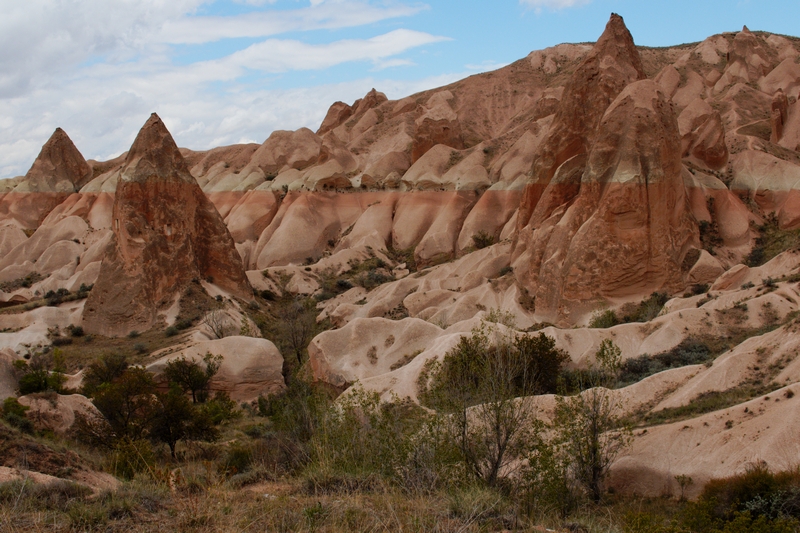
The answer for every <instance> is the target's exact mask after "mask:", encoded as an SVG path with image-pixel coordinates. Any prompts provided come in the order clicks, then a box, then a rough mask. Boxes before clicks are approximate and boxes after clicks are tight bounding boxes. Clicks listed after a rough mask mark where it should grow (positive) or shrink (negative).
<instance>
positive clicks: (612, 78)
mask: <svg viewBox="0 0 800 533" xmlns="http://www.w3.org/2000/svg"><path fill="white" fill-rule="evenodd" d="M644 78H645V74H644V69H643V67H642V59H641V57H639V52H638V51H637V50H636V46H635V45H634V43H633V37H632V36H631V34H630V32H629V31H628V28H626V27H625V22H624V21H623V20H622V17H620V16H619V15H617V14H612V15H611V19H610V20H609V21H608V24H607V25H606V29H605V31H604V32H603V35H602V36H601V37H600V39H598V41H597V43H596V44H595V46H594V48H593V49H592V51H591V52H589V55H588V56H587V57H586V59H584V60H583V62H582V63H581V65H580V66H579V67H578V69H577V71H576V72H575V74H573V76H572V78H571V79H570V81H569V82H568V83H567V85H566V87H565V88H564V96H563V98H562V99H561V102H560V104H559V106H558V110H557V111H556V115H555V117H554V119H553V123H552V126H551V127H550V131H549V133H548V135H547V138H546V139H545V141H544V142H543V143H542V145H541V147H540V148H539V150H538V152H537V155H536V158H535V159H534V163H533V172H532V179H531V181H530V183H529V184H528V185H527V186H526V188H525V193H524V196H523V199H522V203H521V205H520V212H519V218H518V222H517V224H518V228H520V229H521V228H523V227H525V226H527V225H528V224H529V223H533V224H538V223H540V222H541V221H542V220H544V219H546V218H547V217H548V216H550V213H551V212H552V210H553V209H554V208H555V207H557V206H559V205H561V204H562V203H564V201H567V200H569V199H570V198H571V197H573V196H574V195H575V193H576V192H577V188H576V185H577V181H576V180H577V178H576V176H575V175H574V174H573V173H570V172H567V173H563V172H562V173H561V174H560V175H559V176H558V177H556V176H555V174H556V170H557V169H558V168H559V167H560V166H561V165H562V164H564V163H565V162H566V161H569V160H571V159H576V160H577V159H580V158H583V157H585V155H586V154H587V153H588V152H589V148H590V147H591V145H592V141H593V138H594V135H595V133H596V130H597V125H598V123H599V122H600V119H601V117H602V116H603V113H604V112H605V110H606V109H607V108H608V106H609V105H610V104H611V102H612V101H613V100H614V98H616V97H617V95H618V94H619V93H620V92H621V91H622V90H623V89H624V88H625V87H626V86H627V85H628V84H629V83H631V82H633V81H636V80H642V79H644ZM578 176H579V174H578ZM554 178H556V179H555V181H554Z"/></svg>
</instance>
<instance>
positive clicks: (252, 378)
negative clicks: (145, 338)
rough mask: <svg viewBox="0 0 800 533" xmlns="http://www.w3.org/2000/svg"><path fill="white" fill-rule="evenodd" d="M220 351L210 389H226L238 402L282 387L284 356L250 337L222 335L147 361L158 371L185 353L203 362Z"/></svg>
mask: <svg viewBox="0 0 800 533" xmlns="http://www.w3.org/2000/svg"><path fill="white" fill-rule="evenodd" d="M209 353H210V354H212V355H221V356H222V364H221V365H220V367H219V371H218V372H217V374H216V375H215V376H214V378H213V379H212V380H211V391H212V392H214V391H224V392H227V393H228V394H229V395H230V397H231V399H232V400H234V401H237V402H250V401H253V400H256V399H257V398H258V397H259V396H269V395H270V394H277V393H279V392H280V391H282V390H283V389H284V388H285V385H284V381H283V374H282V370H283V357H281V354H280V352H278V349H277V348H276V347H275V345H274V344H272V342H270V341H268V340H266V339H257V338H253V337H225V338H224V339H217V340H211V341H203V342H198V343H197V344H195V345H194V346H191V347H189V348H185V349H183V350H181V351H179V352H176V353H174V354H171V355H168V356H165V357H162V358H161V359H159V360H158V361H156V362H154V363H151V364H149V365H147V370H148V371H150V372H153V373H154V374H156V376H158V375H160V374H161V373H162V372H163V369H164V368H165V367H166V365H167V363H168V362H169V361H171V360H174V359H179V358H181V357H185V358H186V359H188V360H192V361H196V362H198V363H200V364H201V365H202V364H203V363H202V361H203V357H204V356H205V355H206V354H209Z"/></svg>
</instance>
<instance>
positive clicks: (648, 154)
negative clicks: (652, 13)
mask: <svg viewBox="0 0 800 533" xmlns="http://www.w3.org/2000/svg"><path fill="white" fill-rule="evenodd" d="M642 78H644V75H643V73H642V68H641V59H640V58H639V55H638V52H637V51H636V49H635V48H634V46H633V41H632V39H631V38H630V34H629V33H628V32H627V30H626V29H625V26H624V24H623V22H622V19H621V17H619V16H617V15H612V17H611V20H610V21H609V23H608V26H607V28H606V31H605V33H604V34H603V36H602V37H601V38H600V40H598V42H597V45H596V46H595V49H594V50H593V51H592V53H590V54H589V56H588V57H587V59H586V60H585V61H584V63H583V64H582V65H581V67H580V68H579V69H578V70H577V71H576V73H575V74H574V76H573V78H572V79H571V81H570V82H569V84H568V86H567V90H566V91H565V96H564V98H563V100H562V102H561V106H560V107H559V110H558V112H557V114H556V117H555V119H554V122H553V125H552V126H551V129H550V134H549V137H548V138H547V139H546V140H545V142H544V143H543V145H542V147H541V148H540V150H539V152H538V154H537V159H536V160H535V162H534V166H533V182H532V183H531V184H530V185H529V186H528V187H527V189H526V192H525V196H524V197H523V200H522V205H521V207H520V219H519V220H520V222H519V224H520V226H522V227H521V228H520V230H519V241H518V243H517V248H516V250H515V259H514V267H515V268H514V271H515V273H516V274H517V277H518V279H519V280H520V281H521V282H522V284H523V286H525V287H526V288H527V290H528V291H529V292H530V293H531V294H532V295H534V296H535V302H536V303H535V305H536V313H537V315H539V316H541V317H543V318H546V319H549V320H552V321H558V320H560V319H564V318H565V317H567V316H568V315H569V313H570V309H571V308H574V307H579V306H581V305H582V304H587V303H589V302H591V301H594V300H597V299H598V298H618V297H632V296H636V295H639V294H642V293H645V294H646V293H649V292H650V291H653V290H658V289H662V288H666V287H670V288H676V287H677V286H678V285H679V284H680V283H681V280H682V276H683V274H682V271H681V260H682V257H683V255H684V254H685V252H686V250H687V249H688V246H689V245H690V243H691V242H693V239H694V238H695V236H696V231H697V230H696V226H695V225H694V222H693V221H692V219H691V217H690V215H689V212H688V203H687V200H686V193H685V188H684V185H683V178H682V172H683V167H682V163H681V139H680V133H679V130H678V123H677V119H676V117H675V113H674V111H673V109H672V106H671V103H670V102H669V98H668V97H667V96H666V95H665V94H664V92H663V90H662V89H661V87H660V86H659V85H658V84H657V83H655V82H653V81H650V80H644V79H642ZM609 104H610V105H609ZM523 219H527V220H528V223H525V222H523Z"/></svg>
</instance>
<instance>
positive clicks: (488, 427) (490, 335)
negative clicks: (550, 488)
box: [420, 322, 568, 485]
mask: <svg viewBox="0 0 800 533" xmlns="http://www.w3.org/2000/svg"><path fill="white" fill-rule="evenodd" d="M567 359H568V356H567V354H566V353H564V352H563V351H561V350H557V349H556V348H555V342H554V341H553V340H552V339H549V338H548V337H547V336H546V335H544V334H543V333H542V334H540V335H538V336H535V337H527V336H522V335H519V336H518V335H516V334H514V333H512V332H511V331H510V330H508V332H507V333H502V330H501V328H500V326H499V325H498V324H497V323H493V322H490V323H484V324H482V325H481V327H480V328H476V329H474V330H473V331H472V335H471V336H469V337H462V338H461V339H460V340H459V343H458V344H457V345H456V346H455V347H454V348H453V349H452V350H451V351H450V352H448V353H447V354H446V355H445V357H444V359H443V361H442V362H441V363H435V364H434V365H433V367H432V368H431V372H430V380H429V381H428V382H427V383H423V390H422V391H421V394H420V397H421V400H422V401H423V403H426V404H428V405H429V406H431V407H434V408H435V409H437V410H440V411H442V412H445V413H449V415H450V417H451V418H450V419H451V420H452V422H453V426H454V437H455V439H456V441H457V442H458V443H459V447H460V448H461V451H462V454H463V457H464V461H465V463H466V465H467V467H468V468H469V470H470V471H471V472H472V473H473V474H474V475H475V476H476V477H478V478H479V479H483V480H484V481H485V482H486V483H487V484H489V485H494V484H496V483H497V481H498V479H499V476H500V475H501V473H502V472H503V471H504V470H505V469H507V468H508V467H509V466H510V465H511V464H512V462H514V461H516V460H517V459H519V458H521V457H523V456H525V455H526V453H527V452H526V450H527V447H528V446H529V444H530V443H531V442H533V441H535V440H536V437H537V435H538V431H539V429H540V424H539V423H538V422H537V421H536V420H535V417H534V414H535V413H534V410H533V407H532V406H531V404H530V402H529V400H526V399H525V397H526V396H532V395H534V394H537V393H540V392H543V391H544V389H545V388H547V387H554V386H555V382H556V377H557V376H558V373H559V370H560V367H561V365H563V363H564V362H565V361H566V360H567Z"/></svg>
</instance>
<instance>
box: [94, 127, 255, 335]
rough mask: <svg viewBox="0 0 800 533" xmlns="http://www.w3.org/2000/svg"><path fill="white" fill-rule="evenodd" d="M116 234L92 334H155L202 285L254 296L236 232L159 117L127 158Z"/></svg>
mask: <svg viewBox="0 0 800 533" xmlns="http://www.w3.org/2000/svg"><path fill="white" fill-rule="evenodd" d="M112 230H113V232H114V237H113V239H112V241H111V243H110V244H109V247H108V249H107V250H106V255H105V257H104V259H103V264H102V267H101V270H100V275H99V277H98V280H97V283H96V284H95V287H94V290H93V291H92V292H91V296H90V297H89V299H88V301H87V302H86V306H85V310H84V315H83V321H84V328H85V329H86V330H87V331H88V332H92V333H99V334H104V335H123V334H126V333H128V332H130V331H132V330H138V331H144V330H147V329H150V328H151V327H153V326H154V325H156V324H157V322H158V312H159V310H162V309H163V308H164V307H168V306H170V305H172V303H173V302H174V300H175V298H176V296H178V295H179V294H180V293H181V291H182V290H183V289H184V288H185V287H186V285H188V284H189V283H191V281H192V280H193V279H196V278H203V279H208V280H213V283H215V284H216V285H218V286H220V287H222V288H223V289H225V290H227V291H229V292H231V293H232V294H234V295H236V296H239V297H242V298H245V297H248V296H250V295H252V289H251V288H250V285H249V283H248V281H247V277H246V275H245V272H244V268H243V267H242V263H241V260H240V258H239V255H238V253H237V252H236V248H235V246H234V242H233V239H232V238H231V235H230V233H229V232H228V229H227V228H226V227H225V224H224V223H223V221H222V218H221V217H220V215H219V213H218V212H217V211H216V209H215V208H214V205H213V204H212V203H211V202H210V201H209V200H208V199H207V198H206V196H205V195H204V194H203V192H202V190H201V189H200V187H199V186H198V185H197V182H196V181H195V180H194V178H193V177H192V176H191V175H190V174H189V170H188V169H187V166H186V162H185V161H184V159H183V156H182V155H181V153H180V151H179V150H178V147H177V146H176V145H175V141H174V140H173V139H172V136H171V135H170V134H169V132H168V131H167V129H166V127H165V126H164V123H163V122H161V119H160V118H159V117H158V116H157V115H156V114H155V113H154V114H153V115H151V117H150V119H149V120H148V121H147V123H146V124H145V125H144V127H143V128H142V130H141V131H140V132H139V135H138V136H137V138H136V141H135V142H134V143H133V146H132V147H131V150H130V152H129V154H128V157H127V159H126V162H125V166H124V168H123V170H122V175H121V177H120V182H119V185H118V186H117V192H116V198H115V201H114V214H113V223H112Z"/></svg>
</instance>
